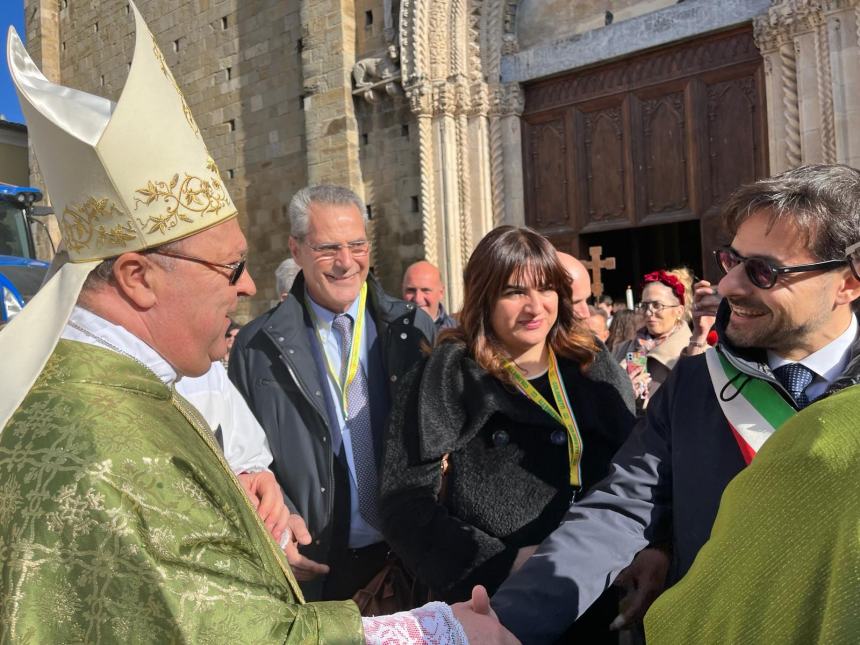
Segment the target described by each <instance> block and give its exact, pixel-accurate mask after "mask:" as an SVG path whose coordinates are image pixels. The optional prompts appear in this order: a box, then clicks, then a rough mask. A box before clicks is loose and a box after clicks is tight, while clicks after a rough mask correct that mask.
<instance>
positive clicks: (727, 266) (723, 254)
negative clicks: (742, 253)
mask: <svg viewBox="0 0 860 645" xmlns="http://www.w3.org/2000/svg"><path fill="white" fill-rule="evenodd" d="M715 255H716V258H717V266H718V267H719V268H720V271H722V272H723V273H728V272H729V271H731V270H732V268H734V267H735V266H736V265H737V262H735V260H734V258H733V257H732V253H731V251H729V250H728V249H720V250H718V251H717V252H716V254H715Z"/></svg>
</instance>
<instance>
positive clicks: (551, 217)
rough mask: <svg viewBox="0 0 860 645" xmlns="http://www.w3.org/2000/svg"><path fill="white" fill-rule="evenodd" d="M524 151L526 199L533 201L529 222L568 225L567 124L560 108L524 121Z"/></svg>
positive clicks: (558, 226)
mask: <svg viewBox="0 0 860 645" xmlns="http://www.w3.org/2000/svg"><path fill="white" fill-rule="evenodd" d="M523 133H524V137H525V147H524V153H525V154H526V158H527V159H528V160H529V163H528V164H527V165H526V176H527V179H526V181H527V183H528V188H529V191H528V192H529V197H528V198H529V202H530V203H532V204H533V205H534V210H533V224H532V225H533V226H535V227H536V228H540V229H551V228H560V227H570V226H571V225H572V222H571V221H570V218H571V216H572V211H571V209H570V208H569V203H568V195H567V186H568V183H569V179H568V178H569V155H568V127H567V123H566V118H565V115H564V113H563V112H554V113H553V112H551V113H548V114H545V115H542V118H539V119H536V120H535V121H533V122H531V123H528V124H526V126H525V127H524V130H523Z"/></svg>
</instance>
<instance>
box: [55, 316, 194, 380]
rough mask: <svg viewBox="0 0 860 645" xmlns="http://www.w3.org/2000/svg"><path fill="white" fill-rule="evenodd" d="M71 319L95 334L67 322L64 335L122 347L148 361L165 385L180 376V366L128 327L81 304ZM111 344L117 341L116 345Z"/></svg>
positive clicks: (104, 347)
mask: <svg viewBox="0 0 860 645" xmlns="http://www.w3.org/2000/svg"><path fill="white" fill-rule="evenodd" d="M69 322H71V323H74V324H75V325H77V326H78V327H82V328H83V329H86V330H87V331H88V332H90V334H92V336H91V335H90V334H86V333H84V332H82V331H80V330H78V329H76V328H75V327H72V326H71V325H68V324H67V325H66V326H65V328H64V329H63V333H62V335H61V336H60V337H61V338H64V339H66V340H75V341H78V342H80V343H87V344H89V345H95V346H96V347H101V348H102V349H108V350H111V351H116V350H117V349H119V350H121V352H122V353H125V354H128V355H130V356H132V357H134V358H136V359H137V360H139V361H140V362H141V363H143V364H144V365H146V367H148V368H149V369H150V370H152V371H153V372H154V373H155V375H156V376H158V378H159V379H160V380H161V382H162V383H164V384H165V385H170V384H172V383H174V382H175V381H176V380H177V378H178V377H177V373H176V370H174V369H173V367H172V366H171V365H170V363H168V362H167V361H166V360H164V358H162V356H161V354H159V353H158V352H156V351H155V350H154V349H153V348H152V347H150V346H149V345H147V344H146V343H145V342H143V341H142V340H140V339H139V338H138V337H137V336H135V335H134V334H132V333H131V332H130V331H128V330H127V329H125V328H124V327H120V326H119V325H115V324H114V323H112V322H110V321H108V320H105V319H104V318H102V317H101V316H99V315H97V314H94V313H93V312H91V311H88V310H87V309H84V308H83V307H78V306H75V308H74V309H73V310H72V315H71V316H69ZM98 339H101V340H102V341H105V342H107V343H109V345H106V344H105V343H104V342H99V340H98ZM110 345H113V347H111V346H110Z"/></svg>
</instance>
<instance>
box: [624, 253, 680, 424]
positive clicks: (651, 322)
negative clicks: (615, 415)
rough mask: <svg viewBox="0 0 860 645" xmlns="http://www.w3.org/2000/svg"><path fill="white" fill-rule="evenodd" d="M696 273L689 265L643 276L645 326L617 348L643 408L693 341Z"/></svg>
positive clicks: (640, 407) (642, 307) (641, 408)
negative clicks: (691, 306) (693, 275)
mask: <svg viewBox="0 0 860 645" xmlns="http://www.w3.org/2000/svg"><path fill="white" fill-rule="evenodd" d="M691 286H692V275H691V273H690V271H689V270H688V269H672V270H670V271H662V270H661V271H653V272H651V273H648V274H647V275H645V276H644V277H643V279H642V302H640V303H639V307H638V309H639V311H640V312H641V313H642V315H644V317H645V326H644V327H642V329H640V330H639V331H638V332H637V333H636V337H635V338H634V339H633V340H631V341H629V342H627V343H624V344H623V345H620V346H619V347H618V348H617V349H616V350H615V355H616V357H617V358H618V359H619V361H620V362H621V365H622V367H624V368H626V370H627V374H628V375H629V376H630V380H631V382H632V383H633V389H634V391H635V392H636V394H637V403H638V406H637V407H639V409H640V410H644V409H645V407H646V406H647V405H648V400H649V399H650V398H651V396H652V395H653V394H654V392H655V391H656V390H657V388H658V387H660V385H661V384H662V383H663V381H665V380H666V378H667V377H668V376H669V372H671V371H672V368H673V367H674V366H675V363H677V362H678V359H679V358H680V357H681V352H683V351H684V348H685V347H687V344H688V343H689V342H690V337H691V332H690V327H689V325H688V322H689V319H690V315H689V311H690V305H691V300H692V298H691Z"/></svg>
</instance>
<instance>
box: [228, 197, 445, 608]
mask: <svg viewBox="0 0 860 645" xmlns="http://www.w3.org/2000/svg"><path fill="white" fill-rule="evenodd" d="M289 214H290V241H289V242H290V252H291V253H292V256H293V259H294V260H295V261H296V263H297V264H298V265H299V267H300V268H301V273H299V274H298V276H296V279H295V282H294V283H293V286H292V289H291V291H290V297H288V298H286V299H285V300H284V301H283V302H281V303H280V304H279V305H278V306H277V307H275V308H274V309H272V310H271V311H269V312H267V313H265V314H263V315H262V316H260V317H259V318H258V319H256V320H254V321H252V322H251V323H250V324H248V325H246V326H245V327H244V328H243V329H242V331H241V332H239V335H238V337H237V339H236V342H235V345H234V348H233V351H232V354H231V358H230V365H229V373H230V377H231V378H232V380H233V381H234V382H235V384H236V386H237V387H238V389H239V391H240V392H242V394H243V395H244V396H245V398H246V400H247V402H248V405H249V406H250V408H251V410H253V411H254V413H255V414H256V416H257V418H258V419H259V421H260V424H261V425H262V426H263V428H264V430H265V431H266V433H267V435H268V438H269V445H270V447H271V450H272V454H273V455H274V464H273V470H274V472H275V474H276V476H277V478H278V480H279V482H280V484H281V486H282V488H283V489H284V492H285V494H286V495H287V497H288V504H289V505H290V506H291V510H292V511H293V512H295V513H298V514H299V515H300V516H301V517H303V518H305V520H306V521H307V525H308V529H309V530H310V532H311V535H312V536H313V543H312V544H310V545H308V546H307V547H306V548H305V549H303V551H304V555H305V557H306V561H305V563H304V566H302V564H298V565H297V564H296V563H292V564H293V565H294V566H293V569H294V571H295V573H296V575H297V577H299V579H300V580H301V581H303V582H304V589H305V592H306V595H307V596H308V597H309V598H322V599H341V600H342V599H345V598H350V597H352V596H353V595H354V594H355V592H356V591H358V590H359V589H361V588H362V587H364V586H365V585H366V584H367V583H368V582H369V581H370V579H371V578H372V577H373V576H374V575H375V574H376V573H378V572H379V571H380V569H382V567H383V565H384V564H385V561H386V557H387V555H388V546H387V545H386V543H385V542H384V541H383V540H382V535H381V533H380V532H379V526H380V525H379V518H378V507H377V504H378V495H379V491H378V483H377V464H378V463H379V461H378V460H379V457H380V452H381V442H382V436H383V434H384V427H385V423H386V421H387V417H388V409H389V405H390V402H391V400H392V398H393V397H394V396H395V390H396V387H397V384H398V380H399V378H400V377H401V376H402V375H403V374H404V373H405V372H406V370H407V369H408V368H409V367H411V365H412V364H413V363H414V362H415V361H416V360H417V359H418V358H419V357H420V354H421V347H422V346H427V345H429V344H432V341H433V338H434V335H435V328H434V326H433V321H432V320H431V319H430V317H429V316H427V315H426V314H425V313H424V312H422V311H421V310H420V308H418V307H416V306H415V304H414V303H407V302H403V301H402V300H397V299H395V298H392V297H390V296H389V295H387V294H386V293H385V292H384V291H383V290H382V288H381V286H380V285H379V283H378V282H377V281H376V280H375V279H374V277H373V276H372V275H371V274H370V244H369V241H368V239H367V231H366V220H367V216H366V209H365V206H364V203H363V202H362V201H361V199H360V198H359V197H358V196H357V195H356V194H355V193H354V192H352V191H351V190H349V189H347V188H342V187H339V186H312V187H308V188H303V189H302V190H300V191H299V192H298V193H296V195H295V196H294V197H293V199H292V201H291V203H290V207H289ZM321 574H327V575H321Z"/></svg>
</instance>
